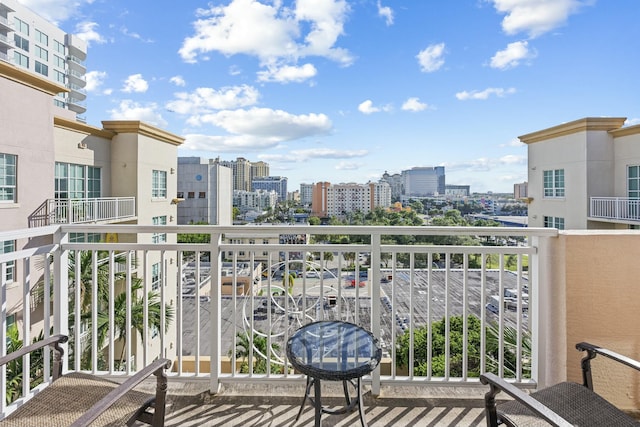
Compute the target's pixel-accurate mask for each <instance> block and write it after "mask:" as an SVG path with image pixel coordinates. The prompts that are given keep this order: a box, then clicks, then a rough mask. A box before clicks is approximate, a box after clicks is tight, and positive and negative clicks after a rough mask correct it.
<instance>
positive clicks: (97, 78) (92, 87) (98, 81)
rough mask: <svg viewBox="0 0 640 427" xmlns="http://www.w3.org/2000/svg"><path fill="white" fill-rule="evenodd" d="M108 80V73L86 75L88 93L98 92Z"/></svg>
mask: <svg viewBox="0 0 640 427" xmlns="http://www.w3.org/2000/svg"><path fill="white" fill-rule="evenodd" d="M106 78H107V72H106V71H89V72H88V73H87V74H86V75H85V79H86V80H87V85H86V86H85V89H86V91H87V92H94V91H96V90H98V89H99V88H100V86H102V84H103V83H104V80H105V79H106Z"/></svg>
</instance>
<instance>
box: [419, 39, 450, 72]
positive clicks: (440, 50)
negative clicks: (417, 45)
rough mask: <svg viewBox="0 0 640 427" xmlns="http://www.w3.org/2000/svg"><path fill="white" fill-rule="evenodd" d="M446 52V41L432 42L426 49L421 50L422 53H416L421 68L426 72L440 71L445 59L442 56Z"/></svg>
mask: <svg viewBox="0 0 640 427" xmlns="http://www.w3.org/2000/svg"><path fill="white" fill-rule="evenodd" d="M444 52H445V44H444V43H438V44H432V45H430V46H428V47H426V48H425V49H424V50H421V51H420V53H418V55H416V58H418V63H419V64H420V70H421V71H422V72H425V73H431V72H433V71H438V70H439V69H440V68H441V67H442V66H443V65H444V59H443V58H442V56H443V55H444Z"/></svg>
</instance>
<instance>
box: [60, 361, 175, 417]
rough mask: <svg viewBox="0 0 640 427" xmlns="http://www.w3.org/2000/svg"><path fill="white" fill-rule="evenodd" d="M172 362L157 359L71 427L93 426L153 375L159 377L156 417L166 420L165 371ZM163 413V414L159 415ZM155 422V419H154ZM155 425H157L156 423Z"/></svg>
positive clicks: (101, 400) (96, 404) (108, 395)
mask: <svg viewBox="0 0 640 427" xmlns="http://www.w3.org/2000/svg"><path fill="white" fill-rule="evenodd" d="M170 366H171V361H170V360H169V359H157V360H155V361H154V362H153V363H151V364H149V365H148V366H146V367H145V368H144V369H142V370H140V371H138V372H136V373H135V374H134V375H133V376H132V377H130V378H129V379H127V380H126V381H125V382H123V383H122V384H120V385H119V386H118V387H116V388H115V389H113V390H112V391H110V392H109V394H107V395H106V396H105V397H103V398H102V399H100V401H98V402H96V403H95V404H94V405H93V406H92V407H91V408H90V409H89V410H88V411H87V412H85V413H84V415H82V416H81V417H80V418H78V419H77V420H76V421H75V422H74V423H73V424H71V427H83V426H87V425H89V424H91V423H92V422H93V421H95V420H96V418H98V417H99V416H100V415H101V414H102V413H103V412H104V411H106V410H107V409H109V408H110V407H111V406H112V405H113V404H114V403H116V402H117V400H118V399H120V398H121V397H122V396H124V395H125V394H126V393H127V392H129V391H131V390H132V389H133V388H134V387H135V386H137V385H138V384H140V383H141V382H142V381H144V380H145V379H146V378H148V377H149V376H151V374H153V375H156V376H157V377H158V380H157V386H156V403H155V404H156V407H155V411H156V412H158V413H157V414H156V415H157V416H161V417H162V419H164V404H165V402H164V397H165V395H166V392H167V376H166V375H165V373H164V371H165V369H169V367H170ZM159 412H161V414H160V413H159ZM154 420H155V417H154ZM154 425H156V424H155V423H154Z"/></svg>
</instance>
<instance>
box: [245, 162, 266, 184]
mask: <svg viewBox="0 0 640 427" xmlns="http://www.w3.org/2000/svg"><path fill="white" fill-rule="evenodd" d="M263 176H269V163H266V162H263V161H258V162H251V169H250V179H251V181H253V179H254V178H259V177H263Z"/></svg>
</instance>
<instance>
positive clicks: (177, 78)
mask: <svg viewBox="0 0 640 427" xmlns="http://www.w3.org/2000/svg"><path fill="white" fill-rule="evenodd" d="M169 81H170V82H171V83H173V84H174V85H176V86H180V87H183V86H186V85H187V82H185V81H184V78H183V77H182V76H173V77H171V78H170V79H169Z"/></svg>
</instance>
